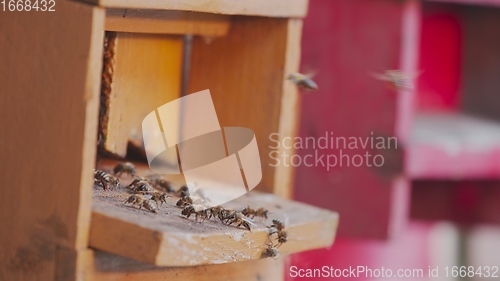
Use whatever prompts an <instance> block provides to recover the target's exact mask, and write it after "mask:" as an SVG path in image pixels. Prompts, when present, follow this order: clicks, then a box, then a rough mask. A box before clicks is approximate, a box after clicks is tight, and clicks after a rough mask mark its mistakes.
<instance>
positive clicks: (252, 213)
mask: <svg viewBox="0 0 500 281" xmlns="http://www.w3.org/2000/svg"><path fill="white" fill-rule="evenodd" d="M241 213H242V214H243V215H245V216H247V217H249V218H251V219H253V218H255V217H260V218H262V219H266V220H267V216H268V214H269V211H268V210H266V209H264V208H258V209H257V210H254V209H253V208H251V207H250V206H247V207H245V209H243V210H242V211H241Z"/></svg>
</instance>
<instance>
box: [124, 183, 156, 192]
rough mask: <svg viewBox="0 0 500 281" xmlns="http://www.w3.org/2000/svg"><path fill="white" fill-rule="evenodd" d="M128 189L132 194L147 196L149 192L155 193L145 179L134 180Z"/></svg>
mask: <svg viewBox="0 0 500 281" xmlns="http://www.w3.org/2000/svg"><path fill="white" fill-rule="evenodd" d="M127 188H128V189H129V191H130V192H132V193H142V194H146V193H149V192H153V188H152V187H151V185H150V184H149V182H148V181H147V180H144V179H135V180H133V181H132V182H131V183H130V184H129V185H128V186H127Z"/></svg>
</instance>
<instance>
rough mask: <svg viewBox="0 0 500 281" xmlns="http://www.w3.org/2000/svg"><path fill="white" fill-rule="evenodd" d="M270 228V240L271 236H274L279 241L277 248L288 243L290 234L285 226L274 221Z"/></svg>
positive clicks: (276, 220) (278, 221)
mask: <svg viewBox="0 0 500 281" xmlns="http://www.w3.org/2000/svg"><path fill="white" fill-rule="evenodd" d="M268 228H269V240H271V236H272V235H273V234H276V235H277V240H278V243H277V245H276V247H279V246H281V244H283V243H286V242H287V241H288V233H287V231H286V227H285V224H284V223H283V222H282V221H280V220H278V219H273V224H271V225H270V226H268Z"/></svg>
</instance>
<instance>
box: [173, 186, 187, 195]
mask: <svg viewBox="0 0 500 281" xmlns="http://www.w3.org/2000/svg"><path fill="white" fill-rule="evenodd" d="M175 194H176V195H177V196H179V197H181V198H182V197H186V196H189V195H190V193H189V188H188V187H187V186H186V185H183V186H181V187H180V188H179V190H177V191H176V192H175Z"/></svg>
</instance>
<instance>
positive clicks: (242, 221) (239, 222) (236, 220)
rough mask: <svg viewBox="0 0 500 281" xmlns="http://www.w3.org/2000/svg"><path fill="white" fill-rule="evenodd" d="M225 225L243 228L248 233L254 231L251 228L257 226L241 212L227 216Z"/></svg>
mask: <svg viewBox="0 0 500 281" xmlns="http://www.w3.org/2000/svg"><path fill="white" fill-rule="evenodd" d="M223 223H225V224H226V225H232V224H235V225H236V227H240V226H243V227H244V228H246V229H247V230H248V231H252V230H251V226H255V224H254V223H253V221H252V220H251V219H250V218H248V217H246V216H245V215H243V214H242V213H241V212H238V211H232V212H231V213H229V214H228V215H226V216H225V217H224V221H223Z"/></svg>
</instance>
